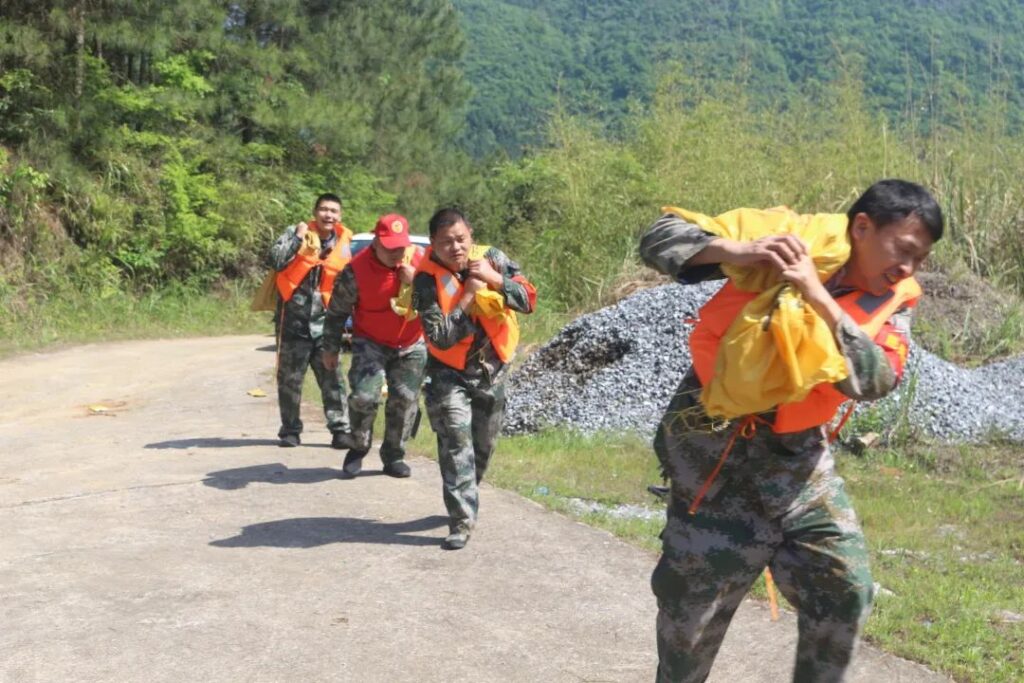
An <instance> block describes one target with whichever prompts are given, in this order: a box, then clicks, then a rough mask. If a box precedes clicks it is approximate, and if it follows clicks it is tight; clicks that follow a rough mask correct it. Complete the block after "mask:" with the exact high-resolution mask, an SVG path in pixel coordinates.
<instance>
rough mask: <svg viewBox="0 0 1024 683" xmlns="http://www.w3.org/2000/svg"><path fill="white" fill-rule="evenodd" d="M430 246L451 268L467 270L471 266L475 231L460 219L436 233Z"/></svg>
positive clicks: (457, 270) (456, 270) (442, 261)
mask: <svg viewBox="0 0 1024 683" xmlns="http://www.w3.org/2000/svg"><path fill="white" fill-rule="evenodd" d="M430 246H431V247H432V248H433V249H434V253H435V254H437V258H438V259H440V261H441V263H443V264H444V265H445V266H447V267H448V269H449V270H452V271H455V272H459V271H462V270H465V269H466V268H468V267H469V248H470V247H471V246H473V231H472V230H470V228H469V226H468V225H466V224H465V223H464V222H462V221H459V222H458V223H455V224H453V225H449V226H448V227H445V228H440V229H439V230H438V231H437V232H436V233H434V236H433V237H431V238H430Z"/></svg>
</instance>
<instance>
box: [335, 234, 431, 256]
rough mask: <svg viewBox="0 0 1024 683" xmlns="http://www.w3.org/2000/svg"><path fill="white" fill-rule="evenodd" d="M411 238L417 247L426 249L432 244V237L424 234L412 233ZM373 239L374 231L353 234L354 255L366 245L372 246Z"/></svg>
mask: <svg viewBox="0 0 1024 683" xmlns="http://www.w3.org/2000/svg"><path fill="white" fill-rule="evenodd" d="M409 240H410V241H412V243H413V245H414V246H417V247H423V248H424V249H426V248H427V247H429V246H430V238H429V237H425V236H423V235H413V234H410V235H409ZM372 241H373V233H372V232H360V233H357V234H355V235H352V245H351V247H350V248H351V249H352V255H353V256H355V255H356V254H358V253H359V252H361V251H362V250H363V249H366V247H368V246H370V242H372Z"/></svg>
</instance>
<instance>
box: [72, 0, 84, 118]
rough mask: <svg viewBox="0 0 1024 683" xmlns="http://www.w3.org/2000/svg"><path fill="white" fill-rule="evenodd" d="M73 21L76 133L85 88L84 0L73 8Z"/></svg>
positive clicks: (73, 116) (73, 114)
mask: <svg viewBox="0 0 1024 683" xmlns="http://www.w3.org/2000/svg"><path fill="white" fill-rule="evenodd" d="M73 14H74V21H75V88H74V92H75V106H74V108H73V109H72V113H71V117H72V118H71V126H72V128H71V129H72V131H73V132H75V133H77V132H78V128H79V125H80V119H79V110H80V109H81V107H82V93H83V92H84V90H85V0H78V2H77V3H75V9H74V12H73Z"/></svg>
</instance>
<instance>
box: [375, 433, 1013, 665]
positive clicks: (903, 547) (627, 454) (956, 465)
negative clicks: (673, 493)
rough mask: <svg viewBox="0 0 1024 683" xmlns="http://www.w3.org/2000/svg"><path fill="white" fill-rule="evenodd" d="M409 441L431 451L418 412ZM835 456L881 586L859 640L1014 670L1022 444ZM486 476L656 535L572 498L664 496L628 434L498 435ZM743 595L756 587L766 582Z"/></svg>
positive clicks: (627, 535)
mask: <svg viewBox="0 0 1024 683" xmlns="http://www.w3.org/2000/svg"><path fill="white" fill-rule="evenodd" d="M379 428H380V427H379V426H378V429H379ZM410 450H411V451H413V452H417V453H421V454H425V455H428V456H429V457H434V456H435V450H434V442H433V434H432V433H431V432H430V431H429V430H428V429H427V428H426V425H425V424H424V426H423V427H422V428H421V431H420V434H419V435H418V436H417V438H416V439H415V440H414V442H413V443H412V444H410ZM839 460H840V472H841V473H842V474H843V475H844V476H845V477H846V479H847V483H848V488H849V490H850V492H851V495H852V496H853V498H854V500H855V504H856V507H857V510H858V512H859V514H860V516H861V519H862V522H863V525H864V530H865V534H866V535H867V538H868V543H869V546H870V549H871V553H872V564H873V569H874V574H875V580H876V581H877V582H878V583H879V584H880V585H881V586H882V587H883V588H884V589H885V592H884V594H883V595H880V596H879V597H878V599H877V600H876V603H875V609H874V612H873V614H872V616H871V618H870V619H869V621H868V624H867V627H866V637H867V639H868V640H869V641H871V642H873V643H875V644H877V645H879V646H880V647H882V648H883V649H885V650H887V651H890V652H893V653H895V654H898V655H901V656H904V657H907V658H909V659H913V660H915V661H919V662H922V663H923V664H925V665H927V666H929V667H931V668H933V669H935V670H939V671H942V672H945V673H948V674H950V675H952V676H954V677H955V678H956V679H957V680H959V681H977V682H984V683H990V682H992V683H1001V682H1005V683H1011V682H1012V681H1019V680H1021V677H1022V675H1024V659H1022V653H1024V623H1006V622H1007V621H1008V618H1009V619H1012V615H1014V614H1016V615H1024V590H1022V589H1021V587H1022V586H1024V531H1022V530H1024V490H1022V486H1021V484H1020V481H1021V479H1022V478H1024V471H1022V469H1021V463H1024V449H1021V448H1020V447H1019V446H1018V447H1016V449H1015V450H1014V449H1011V448H1009V447H988V448H973V449H970V448H962V449H950V448H945V449H943V448H928V447H922V446H917V447H915V450H914V451H912V452H905V453H902V454H901V453H897V452H893V451H885V452H882V453H878V454H872V455H870V456H868V457H866V458H858V457H856V456H853V455H851V454H845V453H844V454H842V455H841V456H840V458H839ZM488 481H489V482H490V483H492V484H493V485H495V486H499V487H501V488H505V489H509V490H513V491H516V492H517V493H519V494H521V495H523V496H525V497H527V498H529V499H531V500H535V501H537V502H539V503H541V504H542V505H544V506H545V507H548V508H549V509H552V510H555V511H558V512H561V513H564V514H567V515H570V516H573V517H575V518H577V519H579V520H580V521H582V522H584V523H587V524H590V525H592V526H595V527H598V528H602V529H606V530H608V531H610V532H612V533H613V534H615V535H616V536H619V537H620V538H623V539H625V540H627V541H629V542H632V543H634V544H636V545H638V546H639V547H641V548H644V549H645V550H652V551H657V550H658V548H659V547H660V542H659V541H658V538H657V536H658V533H659V532H660V531H661V527H662V520H661V518H660V517H658V518H655V519H653V520H644V519H629V520H623V519H620V518H617V517H615V516H613V515H611V514H609V513H607V512H597V513H581V512H580V510H579V508H578V507H576V506H574V504H573V503H572V500H573V499H583V500H587V501H596V502H598V503H601V504H602V505H603V506H604V507H605V508H607V509H611V508H614V507H615V506H617V505H624V504H639V505H643V506H646V507H649V508H651V509H655V510H658V509H663V506H662V505H661V504H659V503H658V502H657V501H656V500H655V499H654V498H653V497H652V496H651V495H650V494H649V493H647V492H646V487H647V486H648V485H649V484H652V483H658V482H659V481H660V477H659V474H658V468H657V464H656V460H655V458H654V455H653V452H652V451H651V448H650V446H649V444H648V443H646V442H645V441H643V440H641V439H639V438H637V437H635V436H628V435H616V434H603V435H599V436H592V437H586V436H580V435H577V434H573V433H569V432H563V431H551V432H547V433H543V434H539V435H533V436H518V437H507V438H503V439H502V440H501V441H500V442H499V444H498V451H497V453H496V454H495V457H494V460H493V462H492V465H491V469H490V471H489V472H488ZM890 592H891V594H890ZM751 595H752V596H753V597H755V598H760V599H763V598H764V597H765V592H764V587H763V583H762V582H761V581H758V582H757V583H755V585H754V587H753V589H752V590H751ZM652 619H653V615H652Z"/></svg>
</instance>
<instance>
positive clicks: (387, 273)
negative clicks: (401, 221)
mask: <svg viewBox="0 0 1024 683" xmlns="http://www.w3.org/2000/svg"><path fill="white" fill-rule="evenodd" d="M422 258H423V252H422V251H421V250H419V249H417V250H416V252H415V253H414V255H413V257H412V261H411V265H412V266H418V265H419V262H420V259H422ZM352 273H353V274H354V275H355V277H356V289H357V290H358V291H359V301H358V303H357V304H356V307H355V310H353V311H352V334H353V335H355V336H357V337H366V338H367V339H370V340H372V341H375V342H377V343H378V344H382V345H383V346H389V347H391V348H395V349H404V348H405V347H407V346H411V345H413V344H415V343H416V342H417V341H419V340H420V337H422V336H423V328H422V326H421V325H420V320H419V318H418V317H417V318H414V319H412V320H406V319H405V318H403V317H401V316H399V315H398V314H397V313H395V312H394V311H393V310H392V308H391V298H392V297H393V296H395V295H396V294H398V290H399V288H400V287H401V286H402V283H401V281H400V280H399V279H398V272H397V271H396V270H395V269H394V268H388V267H387V266H385V265H384V264H383V263H381V262H380V261H379V260H378V259H377V257H376V255H375V254H374V252H373V247H372V246H369V247H367V248H365V249H363V251H361V252H360V253H358V254H357V255H356V257H355V258H353V259H352Z"/></svg>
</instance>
